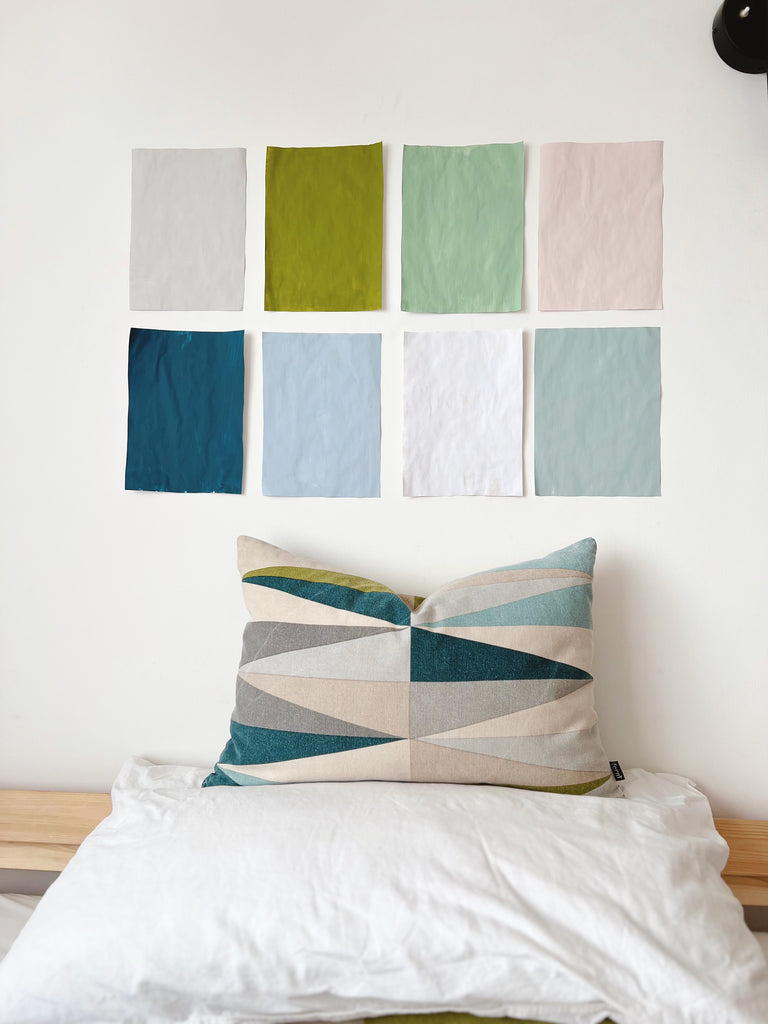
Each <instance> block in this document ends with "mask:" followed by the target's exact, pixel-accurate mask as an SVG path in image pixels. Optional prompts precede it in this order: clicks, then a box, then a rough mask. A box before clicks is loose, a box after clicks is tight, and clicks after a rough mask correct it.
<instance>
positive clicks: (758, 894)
mask: <svg viewBox="0 0 768 1024" xmlns="http://www.w3.org/2000/svg"><path fill="white" fill-rule="evenodd" d="M715 828H716V829H717V831H718V832H719V833H720V835H721V836H722V837H723V839H725V841H726V842H727V843H728V846H729V847H730V850H731V853H730V856H729V857H728V863H727V864H726V865H725V870H724V871H723V878H724V879H725V880H726V882H727V883H728V885H729V886H730V887H731V889H732V890H733V893H734V895H735V896H736V898H737V899H738V900H739V901H740V902H741V903H743V904H744V906H745V907H768V821H748V820H746V819H744V818H715Z"/></svg>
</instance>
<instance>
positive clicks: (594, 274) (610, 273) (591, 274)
mask: <svg viewBox="0 0 768 1024" xmlns="http://www.w3.org/2000/svg"><path fill="white" fill-rule="evenodd" d="M662 155H663V143H661V142H608V143H573V142H562V143H549V144H547V145H544V146H542V147H541V177H540V190H539V192H540V195H539V309H542V310H557V309H562V310H571V309H661V308H662V219H661V211H662V199H663V184H662Z"/></svg>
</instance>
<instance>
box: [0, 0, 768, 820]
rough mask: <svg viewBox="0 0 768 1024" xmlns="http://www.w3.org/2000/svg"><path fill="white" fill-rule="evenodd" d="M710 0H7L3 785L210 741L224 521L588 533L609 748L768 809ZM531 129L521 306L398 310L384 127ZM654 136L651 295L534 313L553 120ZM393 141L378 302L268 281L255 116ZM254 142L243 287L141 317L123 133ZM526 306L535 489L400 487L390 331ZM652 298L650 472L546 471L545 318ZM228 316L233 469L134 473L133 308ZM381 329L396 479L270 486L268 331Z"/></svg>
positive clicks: (220, 653) (762, 629)
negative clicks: (569, 486)
mask: <svg viewBox="0 0 768 1024" xmlns="http://www.w3.org/2000/svg"><path fill="white" fill-rule="evenodd" d="M716 6H717V2H716V0H673V2H670V0H646V2H644V3H642V4H641V3H632V2H629V0H625V2H623V3H617V2H616V0H612V2H609V0H585V2H580V3H576V2H574V0H547V3H542V2H541V0H387V2H386V3H383V2H381V3H373V2H370V0H369V2H365V0H326V2H324V3H317V2H315V0H280V2H269V3H268V2H264V0H216V2H215V3H213V2H210V0H132V2H131V3H128V2H122V3H115V2H105V0H67V2H65V3H61V2H60V0H17V2H15V3H13V2H11V0H6V2H4V3H3V4H2V8H1V10H2V26H1V27H0V97H2V99H1V100H0V103H1V104H2V122H1V123H0V147H2V154H1V155H2V159H1V160H0V193H1V199H0V201H1V202H2V208H1V209H0V225H2V228H1V230H2V247H1V252H0V259H1V260H2V262H1V263H0V289H1V293H0V294H1V298H2V334H1V335H0V345H1V349H0V351H1V354H2V373H1V379H0V388H2V394H1V395H0V417H2V421H1V423H2V484H3V499H2V505H1V506H0V508H1V510H2V511H1V514H2V565H1V567H0V568H1V571H2V627H1V628H2V635H1V636H0V659H1V671H2V691H1V695H0V700H1V702H2V704H1V707H0V786H28V787H40V788H64V789H66V788H71V789H77V788H93V789H100V788H105V787H107V786H108V785H109V783H110V781H111V778H112V776H113V774H114V773H115V771H116V769H117V768H118V766H119V765H120V763H121V762H122V760H123V759H124V758H125V757H126V756H127V755H129V754H131V753H140V754H144V755H146V756H150V757H153V758H157V759H159V760H165V761H176V760H181V761H188V762H195V763H199V764H209V763H212V762H213V761H214V759H215V758H216V756H217V754H218V753H219V750H220V748H221V745H222V744H223V742H224V740H225V738H226V735H227V724H228V718H229V714H230V711H231V706H232V701H233V696H234V678H235V671H236V665H237V661H238V657H239V652H240V632H241V628H242V624H243V621H244V611H243V608H242V606H241V597H240V587H239V583H238V579H237V575H236V570H235V559H234V544H235V538H236V536H237V535H238V533H241V532H244V533H251V534H254V535H257V536H261V537H264V538H265V539H268V540H270V541H272V542H273V543H277V544H279V545H281V546H284V547H289V548H294V549H296V550H297V551H300V552H302V553H305V554H307V555H309V556H311V557H314V558H318V559H321V560H324V559H327V560H328V562H329V563H330V564H332V565H335V566H338V567H340V568H347V569H350V570H353V571H358V572H360V573H362V574H367V575H371V576H373V577H375V578H380V579H383V580H385V581H386V582H389V583H391V584H392V585H394V586H395V588H399V589H405V590H413V591H415V592H424V591H425V590H429V589H431V588H433V587H434V586H436V585H437V584H439V583H441V582H444V581H446V580H448V579H451V578H454V577H456V576H459V575H462V574H464V573H466V572H471V571H475V570H480V569H485V568H490V567H492V566H494V565H498V564H503V563H508V562H510V561H514V560H517V559H519V558H526V557H531V556H536V555H538V554H544V553H546V552H547V551H550V550H552V549H554V548H557V547H560V546H563V545H565V544H568V543H570V542H571V541H573V540H576V539H578V538H580V537H582V536H585V535H590V534H591V535H593V536H595V537H596V538H597V540H598V547H599V550H598V564H597V580H596V607H595V622H596V649H597V662H596V678H597V680H598V702H599V705H598V706H599V711H600V715H601V723H602V731H603V735H604V739H605V742H606V746H607V748H608V750H609V753H610V756H611V757H612V758H618V759H619V760H621V762H622V763H623V764H624V765H625V766H628V765H642V766H645V767H647V768H651V769H657V770H668V771H674V772H679V773H683V774H686V775H689V776H690V777H691V778H693V779H695V780H696V781H697V782H698V783H699V784H700V785H701V786H702V787H703V788H704V790H705V791H706V792H707V793H708V794H709V796H710V797H711V799H712V801H713V803H714V806H715V808H716V810H717V811H718V812H720V813H725V814H732V815H743V816H752V817H768V785H766V782H767V780H768V753H767V750H768V745H767V744H766V732H767V731H768V651H767V644H768V639H767V638H768V629H767V628H766V612H768V600H767V595H766V569H768V559H767V558H766V554H767V551H766V539H765V538H766V528H765V522H764V520H765V508H766V498H768V487H767V484H766V442H768V418H767V416H766V402H765V389H766V382H767V381H768V345H767V344H766V342H767V341H768V338H767V334H768V330H767V328H768V287H767V286H766V285H767V283H768V274H767V273H766V271H767V270H768V243H767V242H766V239H767V238H768V230H767V229H768V110H767V109H766V95H765V94H766V83H765V79H764V77H758V76H748V75H740V74H738V73H737V72H735V71H732V70H730V69H729V68H727V67H726V66H725V65H724V64H723V63H721V61H720V60H719V59H718V57H717V55H716V54H715V52H714V49H713V47H712V43H711V37H710V26H711V20H712V17H713V14H714V10H715V8H716ZM520 139H522V140H524V141H525V143H526V149H527V187H526V216H527V221H526V271H525V289H524V290H525V297H524V311H523V312H522V313H519V314H505V315H493V316H446V317H435V316H419V315H412V314H403V313H400V312H399V310H398V307H399V252H398V249H399V215H400V200H399V174H400V162H401V154H402V145H403V143H414V144H419V143H421V144H430V143H431V144H457V145H463V144H471V143H482V142H515V141H518V140H520ZM642 139H663V140H664V143H665V149H664V160H665V166H664V184H665V200H664V236H665V244H664V257H665V258H664V294H665V309H664V310H663V311H662V312H650V313H648V312H643V313H626V314H625V313H594V314H590V313H573V314H555V313H538V312H536V248H537V247H536V227H537V223H536V219H537V192H538V163H539V147H540V145H541V143H543V142H547V141H564V140H573V141H621V140H642ZM378 140H383V141H384V143H385V162H386V225H385V261H386V271H385V308H384V310H383V311H381V312H375V313H349V314H343V313H341V314H333V313H320V314H290V313H283V314H279V313H271V314H267V313H265V312H264V311H263V299H262V296H263V244H264V243H263V223H262V222H263V171H264V155H265V147H266V145H267V144H272V145H298V146H301V145H307V146H312V145H336V144H353V143H355V144H358V143H359V144H362V143H369V142H375V141H378ZM143 146H146V147H169V146H170V147H173V146H179V147H216V146H245V147H247V149H248V172H249V189H248V243H247V244H248V251H247V280H246V305H245V309H244V311H243V313H242V314H239V313H130V312H129V311H128V244H129V222H130V168H131V153H130V151H131V148H132V147H143ZM488 324H491V325H494V326H522V327H523V328H524V330H525V339H526V355H527V373H526V378H527V389H528V390H527V397H528V409H527V414H526V424H527V433H526V441H525V467H526V490H527V496H526V497H524V498H521V499H514V498H495V499H494V498H490V499H482V498H455V499H437V498H434V499H405V498H403V497H401V496H400V478H399V474H400V440H401V424H400V417H401V356H402V331H403V330H404V329H414V328H415V329H419V328H435V327H437V326H441V327H442V326H448V327H455V328H464V327H470V328H471V327H481V326H486V325H488ZM614 324H615V325H632V324H651V325H660V326H661V328H662V384H663V412H662V433H663V441H662V458H663V484H662V486H663V497H661V498H657V499H631V498H624V499H620V498H614V499H610V498H537V497H535V496H533V494H532V490H533V429H532V424H533V420H532V415H531V414H532V404H531V384H532V378H531V366H532V351H533V330H534V328H535V327H537V326H554V325H570V326H586V325H597V326H600V325H614ZM133 325H135V326H155V327H170V328H173V327H178V328H187V329H205V328H210V329H232V328H240V327H244V328H245V329H246V332H247V355H248V414H247V435H246V441H247V467H246V489H245V494H244V495H243V496H242V497H240V496H227V495H174V494H142V493H126V492H125V491H124V490H123V471H124V458H125V439H126V411H127V389H126V363H127V343H128V331H129V328H130V327H131V326H133ZM263 329H267V330H292V329H296V330H303V329H308V330H353V331H354V330H360V331H381V333H382V335H383V395H384V403H383V422H382V426H383V439H382V456H383V476H382V495H383V496H382V498H381V500H370V499H368V500H352V499H350V500H339V499H337V500H332V499H328V500H320V499H317V500H316V499H298V500H297V499H293V500H290V499H285V500H280V499H266V498H262V497H261V494H260V472H261V464H260V460H261V435H260V431H261V411H260V409H261V407H260V387H261V381H260V347H259V346H260V332H261V330H263Z"/></svg>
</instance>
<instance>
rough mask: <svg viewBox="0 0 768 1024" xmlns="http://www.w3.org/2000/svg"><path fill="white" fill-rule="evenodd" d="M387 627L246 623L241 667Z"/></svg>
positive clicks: (384, 630)
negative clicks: (277, 655) (274, 656)
mask: <svg viewBox="0 0 768 1024" xmlns="http://www.w3.org/2000/svg"><path fill="white" fill-rule="evenodd" d="M391 631H392V630H391V627H388V626H316V625H303V624H301V623H296V622H249V623H247V624H246V627H245V630H244V632H243V655H242V658H241V659H240V664H241V665H247V664H249V663H250V662H252V661H258V660H260V659H261V658H271V657H272V655H273V654H285V653H287V652H288V651H303V650H306V649H307V648H311V647H324V646H326V645H327V644H338V643H343V642H344V641H345V640H359V639H360V638H361V637H365V636H373V635H374V634H375V633H390V632H391Z"/></svg>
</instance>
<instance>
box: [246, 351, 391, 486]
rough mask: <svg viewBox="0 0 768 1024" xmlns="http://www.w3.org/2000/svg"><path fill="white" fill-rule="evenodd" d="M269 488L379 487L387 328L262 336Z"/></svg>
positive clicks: (266, 482)
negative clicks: (383, 332)
mask: <svg viewBox="0 0 768 1024" xmlns="http://www.w3.org/2000/svg"><path fill="white" fill-rule="evenodd" d="M262 340H263V346H262V352H263V370H264V458H263V466H262V491H263V493H264V494H265V495H271V496H278V495H282V496H287V497H329V498H340V497H352V498H377V497H378V496H379V494H380V448H381V443H380V441H381V335H379V334H287V333H265V334H264V335H263V339H262Z"/></svg>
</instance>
